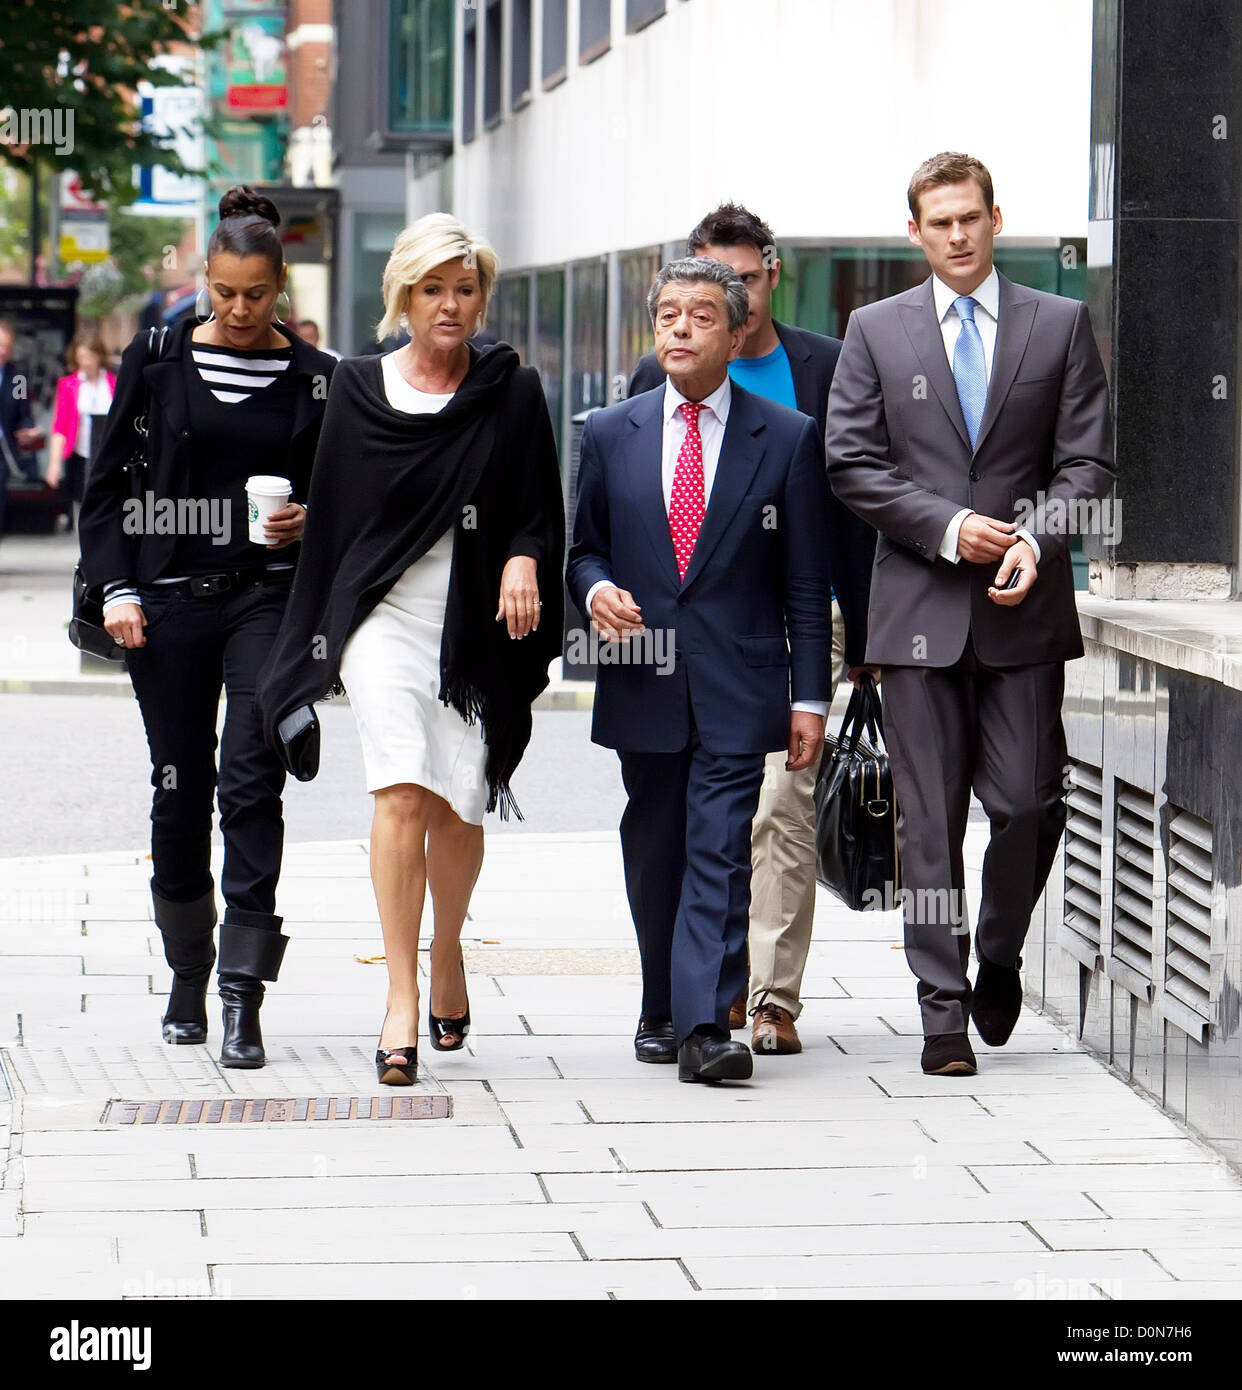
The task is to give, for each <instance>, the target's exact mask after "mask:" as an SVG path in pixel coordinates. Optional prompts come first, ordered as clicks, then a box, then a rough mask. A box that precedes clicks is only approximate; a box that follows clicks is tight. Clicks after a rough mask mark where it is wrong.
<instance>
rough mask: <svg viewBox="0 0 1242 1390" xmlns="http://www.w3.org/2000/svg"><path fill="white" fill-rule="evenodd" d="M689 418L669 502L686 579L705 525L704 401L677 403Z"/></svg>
mask: <svg viewBox="0 0 1242 1390" xmlns="http://www.w3.org/2000/svg"><path fill="white" fill-rule="evenodd" d="M677 409H678V410H680V411H681V413H682V416H683V418H684V419H685V422H686V437H685V439H683V440H682V442H681V452H680V453H679V454H678V455H677V466H676V467H675V468H674V469H673V491H672V495H671V496H670V498H669V504H668V529H669V531H670V533H671V534H672V537H673V554H674V555H675V556H676V557H677V573H678V574H679V575H681V577H682V578H683V579H685V577H686V571H687V570H688V569H689V568H690V557H691V556H692V555H693V554H694V544H695V542H696V541H697V540H698V538H699V527H701V526H702V525H703V512H704V511H705V505H704V502H703V440H702V437H701V436H700V434H699V411H700V410H702V409H703V407H702V406H701V405H695V404H692V403H691V402H690V401H686V402H684V403H683V404H682V405H679V406H678V407H677Z"/></svg>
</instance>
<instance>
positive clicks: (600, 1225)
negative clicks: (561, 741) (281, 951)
mask: <svg viewBox="0 0 1242 1390" xmlns="http://www.w3.org/2000/svg"><path fill="white" fill-rule="evenodd" d="M981 851H982V838H981V829H980V828H972V831H971V838H970V844H969V854H968V860H969V863H970V864H971V871H972V886H973V887H974V888H977V873H978V868H979V863H980V856H981ZM148 874H149V865H148V863H147V861H146V858H145V856H144V854H143V853H142V852H141V851H124V852H123V851H117V852H114V853H107V854H103V853H96V854H91V855H84V856H59V857H28V858H17V859H7V860H4V861H3V862H0V875H2V879H0V882H2V884H3V887H2V888H0V953H2V954H3V956H4V957H5V959H4V962H3V975H2V976H0V980H2V983H0V1063H2V1067H3V1076H4V1079H5V1083H6V1085H7V1089H8V1091H9V1094H10V1097H11V1099H9V1100H7V1101H5V1100H3V1099H0V1124H2V1126H3V1127H2V1128H0V1163H2V1164H3V1173H4V1181H3V1184H2V1185H0V1297H3V1298H11V1297H23V1298H60V1299H64V1298H103V1299H115V1298H135V1297H136V1298H147V1297H166V1298H209V1299H210V1298H215V1299H223V1298H234V1299H252V1298H253V1299H263V1298H295V1299H297V1298H320V1297H339V1298H372V1297H374V1295H375V1293H376V1291H377V1290H380V1289H384V1290H394V1291H399V1294H400V1296H401V1297H402V1298H407V1299H408V1298H423V1297H440V1298H449V1299H457V1298H460V1299H475V1298H521V1299H526V1298H558V1299H559V1298H565V1299H605V1298H618V1299H632V1298H645V1299H650V1298H661V1299H695V1300H705V1299H742V1298H745V1299H754V1298H757V1297H763V1298H782V1299H784V1298H825V1299H876V1300H879V1299H890V1300H891V1299H894V1298H896V1299H905V1298H909V1299H926V1298H928V1297H952V1298H959V1299H960V1298H964V1297H973V1298H979V1299H989V1300H1029V1299H1049V1298H1051V1299H1066V1298H1069V1299H1083V1300H1101V1299H1122V1300H1125V1299H1141V1298H1159V1299H1161V1300H1168V1299H1196V1300H1197V1299H1228V1298H1236V1297H1237V1295H1238V1293H1239V1291H1240V1290H1242V1183H1239V1182H1238V1180H1237V1179H1236V1178H1235V1177H1233V1176H1231V1174H1230V1173H1229V1171H1227V1169H1226V1167H1225V1165H1224V1164H1223V1163H1222V1162H1221V1161H1220V1160H1219V1159H1218V1158H1217V1157H1215V1156H1214V1155H1213V1154H1212V1153H1211V1152H1210V1151H1209V1150H1207V1149H1206V1148H1204V1147H1202V1146H1201V1145H1200V1144H1199V1143H1197V1142H1196V1141H1195V1140H1194V1139H1192V1138H1191V1137H1189V1136H1188V1135H1187V1134H1186V1133H1185V1132H1184V1131H1183V1130H1181V1129H1180V1128H1179V1126H1178V1125H1177V1124H1176V1123H1175V1122H1174V1121H1173V1120H1172V1119H1170V1118H1169V1117H1168V1116H1166V1115H1164V1114H1162V1113H1161V1112H1160V1111H1159V1110H1158V1109H1157V1108H1156V1107H1155V1106H1154V1105H1153V1104H1152V1103H1151V1102H1150V1101H1148V1100H1147V1099H1146V1098H1144V1097H1143V1096H1142V1095H1141V1094H1139V1093H1138V1092H1136V1091H1134V1090H1132V1089H1130V1087H1128V1086H1127V1085H1126V1084H1125V1082H1124V1081H1122V1080H1121V1079H1119V1078H1118V1077H1116V1076H1114V1075H1112V1074H1110V1072H1109V1071H1108V1070H1107V1069H1106V1068H1105V1067H1104V1066H1102V1065H1101V1064H1100V1063H1099V1062H1098V1061H1096V1060H1095V1059H1094V1058H1093V1057H1091V1056H1090V1055H1088V1054H1087V1053H1086V1052H1085V1051H1083V1050H1082V1049H1081V1048H1080V1047H1079V1046H1078V1045H1077V1043H1076V1042H1075V1041H1074V1040H1073V1039H1071V1038H1069V1037H1067V1036H1066V1035H1065V1034H1064V1033H1063V1032H1061V1031H1060V1030H1059V1029H1058V1028H1057V1027H1056V1026H1054V1025H1053V1024H1052V1023H1051V1022H1050V1021H1049V1020H1048V1019H1046V1018H1043V1017H1040V1016H1039V1015H1037V1014H1035V1013H1033V1012H1031V1011H1030V1010H1026V1011H1024V1013H1023V1016H1022V1019H1021V1021H1020V1023H1019V1025H1018V1028H1017V1031H1016V1033H1015V1035H1014V1038H1013V1039H1012V1041H1011V1043H1010V1044H1009V1046H1008V1047H1006V1048H1005V1049H1003V1050H999V1051H995V1052H993V1051H989V1050H988V1049H986V1048H984V1047H983V1046H982V1045H981V1044H980V1045H979V1048H978V1050H979V1052H980V1072H979V1075H978V1076H976V1077H972V1078H956V1079H955V1078H926V1077H924V1076H923V1075H922V1074H921V1072H920V1071H919V1066H918V1058H919V1050H920V1044H921V1039H920V1036H919V1022H918V1012H917V1008H916V1005H915V1001H914V989H913V984H912V981H911V979H910V977H909V975H908V973H907V970H906V966H905V962H904V957H903V955H902V952H901V951H900V949H898V941H899V937H900V924H899V917H898V914H894V913H888V914H878V913H877V914H867V915H865V916H864V915H855V914H851V913H850V912H848V911H846V910H845V909H843V908H841V907H840V906H839V905H834V901H833V900H832V899H831V898H829V897H828V896H827V895H826V894H822V893H821V896H820V900H819V903H818V909H817V915H816V928H815V942H814V945H813V948H812V953H811V960H810V965H809V969H808V972H807V981H806V991H805V992H806V1007H805V1011H804V1013H803V1016H802V1020H801V1022H800V1028H801V1033H802V1038H803V1042H804V1045H805V1050H804V1051H803V1053H802V1054H801V1055H800V1056H796V1057H762V1056H761V1057H759V1058H757V1059H756V1064H755V1077H754V1079H753V1081H752V1082H750V1083H747V1084H734V1085H728V1086H724V1085H722V1086H713V1087H707V1086H699V1085H687V1084H682V1083H679V1082H678V1081H677V1079H676V1072H675V1069H674V1068H671V1067H652V1066H643V1065H640V1064H639V1063H637V1062H635V1061H634V1059H633V1053H632V1048H631V1036H632V1033H633V1028H634V1023H635V1018H636V1015H637V1010H638V999H639V980H638V961H637V953H636V951H635V950H634V944H633V936H632V928H631V926H630V922H629V915H628V911H627V908H626V904H625V896H624V892H623V886H622V876H621V863H620V854H619V850H618V846H617V841H616V837H615V835H614V834H611V833H581V834H574V833H563V834H553V835H547V834H537V833H521V834H510V835H505V836H494V837H491V838H490V839H489V842H488V851H487V860H486V862H485V865H484V868H483V873H482V876H481V878H480V881H479V885H478V888H477V890H476V892H475V896H474V901H473V904H472V909H471V918H470V920H469V921H468V922H467V924H466V929H465V932H464V933H463V940H464V943H465V949H466V957H467V965H468V980H469V987H470V1002H471V1012H472V1016H473V1019H474V1026H473V1030H472V1032H471V1034H470V1038H469V1046H468V1048H467V1049H466V1050H465V1051H463V1052H460V1053H454V1054H441V1053H435V1052H432V1051H431V1050H430V1048H429V1047H428V1046H427V1044H426V1042H425V1041H424V1044H423V1047H422V1049H421V1050H420V1074H419V1082H418V1085H417V1086H416V1087H414V1088H411V1090H410V1091H394V1090H392V1089H391V1088H386V1087H381V1086H378V1085H377V1084H376V1081H375V1072H374V1066H373V1062H372V1058H373V1054H374V1046H375V1038H376V1036H377V1031H378V1028H379V1024H380V1020H381V1017H382V1013H383V995H384V973H383V966H382V965H381V964H377V963H368V962H369V961H371V959H372V958H373V957H374V956H375V955H376V954H378V952H379V951H380V950H382V947H381V945H380V939H379V929H378V923H377V919H376V915H375V907H374V900H373V897H372V894H371V887H370V882H369V879H368V876H367V853H366V846H365V844H364V842H362V841H361V840H354V841H336V842H326V843H319V844H301V845H293V846H290V848H289V850H288V852H287V855H286V861H285V872H284V877H283V878H282V881H281V890H280V899H279V902H278V910H279V911H281V912H282V913H283V914H284V915H285V917H286V921H287V926H286V930H287V931H288V932H289V934H290V935H291V937H292V938H293V941H292V944H291V946H290V948H289V951H288V954H287V956H286V962H285V968H284V970H283V972H282V976H281V979H280V981H279V982H278V983H277V984H275V985H273V986H269V997H268V1001H267V1003H266V1004H265V1006H264V1010H263V1024H264V1033H265V1036H266V1039H267V1043H268V1052H269V1058H270V1061H269V1065H268V1066H267V1067H266V1068H264V1069H263V1070H261V1071H254V1072H238V1071H222V1070H221V1069H220V1068H219V1067H218V1066H217V1064H216V1062H215V1060H214V1058H215V1051H216V1046H217V1045H218V1039H219V1024H218V1008H217V1005H216V1001H215V999H214V996H213V998H212V1000H211V1003H210V1016H211V1019H212V1026H211V1037H210V1038H209V1042H208V1045H206V1046H204V1047H181V1048H170V1047H166V1046H165V1045H164V1044H163V1043H161V1042H160V1041H159V1023H158V1020H159V1016H160V1013H161V1011H162V997H161V996H162V995H163V994H164V991H165V990H166V989H167V986H168V979H169V977H168V971H167V969H166V967H165V965H164V963H163V960H162V955H161V952H160V947H159V938H158V933H157V931H156V929H155V927H154V924H153V922H152V921H151V919H150V899H149V895H148V893H147V887H146V884H147V878H148ZM425 930H426V931H427V932H428V933H429V932H430V923H429V922H428V924H427V926H426V927H425ZM423 997H424V1001H425V1000H426V997H427V991H426V988H425V987H424V991H423ZM410 1095H413V1096H415V1097H419V1098H422V1099H421V1102H420V1104H422V1106H423V1108H425V1109H428V1110H429V1111H431V1113H430V1114H428V1116H427V1117H425V1118H414V1117H413V1116H411V1117H410V1118H399V1117H398V1115H397V1113H392V1114H389V1115H388V1116H387V1117H376V1118H370V1116H371V1115H372V1113H373V1110H372V1107H373V1105H374V1104H375V1103H376V1101H377V1100H381V1099H382V1100H383V1101H388V1102H390V1103H392V1105H393V1107H394V1110H395V1107H397V1105H398V1103H399V1099H400V1098H404V1097H407V1096H410ZM248 1098H249V1099H252V1100H257V1101H261V1102H267V1103H266V1104H263V1105H259V1106H257V1107H256V1106H254V1105H252V1106H251V1107H249V1109H248V1110H247V1109H246V1108H245V1106H244V1102H245V1101H246V1100H247V1099H248ZM213 1101H219V1102H229V1104H220V1105H217V1106H216V1107H215V1110H214V1111H213V1110H212V1108H211V1104H210V1103H211V1102H213ZM203 1102H206V1104H202V1103H203ZM329 1102H331V1105H329ZM437 1105H438V1107H439V1111H440V1112H441V1113H442V1114H443V1117H442V1118H435V1117H434V1114H435V1107H436V1106H437ZM346 1107H347V1108H346ZM444 1112H447V1113H444ZM345 1114H348V1115H350V1116H351V1118H336V1117H337V1116H341V1115H345ZM299 1115H302V1116H304V1117H305V1118H299ZM357 1116H362V1117H363V1118H357ZM213 1117H214V1119H213ZM186 1120H191V1121H195V1122H191V1123H186V1122H185V1121H186ZM178 1121H180V1122H178Z"/></svg>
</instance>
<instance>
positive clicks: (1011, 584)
mask: <svg viewBox="0 0 1242 1390" xmlns="http://www.w3.org/2000/svg"><path fill="white" fill-rule="evenodd" d="M1021 578H1022V566H1021V565H1019V566H1018V567H1017V569H1015V570H1014V572H1013V573H1012V574H1011V575H1010V576H1009V578H1008V579H1007V580H1006V581H1005V582H1004V584H1002V585H1001V593H1004V592H1005V590H1006V589H1016V588H1017V587H1018V583H1019V581H1020V580H1021Z"/></svg>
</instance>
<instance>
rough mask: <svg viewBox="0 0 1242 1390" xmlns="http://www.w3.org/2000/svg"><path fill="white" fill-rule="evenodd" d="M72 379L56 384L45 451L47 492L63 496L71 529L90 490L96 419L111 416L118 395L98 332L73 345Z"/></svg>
mask: <svg viewBox="0 0 1242 1390" xmlns="http://www.w3.org/2000/svg"><path fill="white" fill-rule="evenodd" d="M66 360H67V362H68V365H69V375H68V376H62V377H61V378H60V380H59V381H58V382H57V383H56V407H55V409H54V411H53V413H52V438H51V443H50V444H49V445H48V451H47V473H46V474H45V475H44V481H45V482H46V483H47V485H48V487H53V488H57V489H58V490H59V492H60V501H61V508H62V513H63V514H64V515H65V516H67V517H68V521H69V529H70V530H72V529H73V526H74V522H75V518H76V509H77V508H78V507H79V506H81V503H82V495H83V491H84V488H85V485H86V464H87V460H88V459H89V458H90V456H91V431H92V429H93V428H94V427H95V424H94V419H93V417H94V416H98V415H107V413H108V411H109V409H111V406H112V397H113V395H114V393H115V391H116V375H115V373H113V372H111V371H109V370H107V368H106V367H105V363H106V362H107V360H108V349H107V348H106V347H105V346H104V343H103V339H102V338H101V337H100V336H99V333H98V332H97V331H94V330H91V331H87V330H83V331H82V332H80V333H78V334H77V335H76V336H75V337H74V339H73V341H72V342H71V343H70V344H69V351H68V353H67V354H66Z"/></svg>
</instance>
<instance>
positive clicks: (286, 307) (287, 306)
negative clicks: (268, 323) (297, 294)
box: [273, 290, 293, 323]
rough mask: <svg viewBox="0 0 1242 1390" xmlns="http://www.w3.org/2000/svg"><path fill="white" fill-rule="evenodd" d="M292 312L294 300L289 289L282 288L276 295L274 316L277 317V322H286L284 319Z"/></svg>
mask: <svg viewBox="0 0 1242 1390" xmlns="http://www.w3.org/2000/svg"><path fill="white" fill-rule="evenodd" d="M282 301H283V302H282ZM292 312H293V301H292V300H291V299H290V298H289V291H288V290H281V292H280V293H279V294H278V295H277V296H276V304H275V307H274V309H273V317H274V318H275V320H276V322H277V323H284V321H285V320H286V319H287V318H288V317H289V315H290V314H291V313H292Z"/></svg>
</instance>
